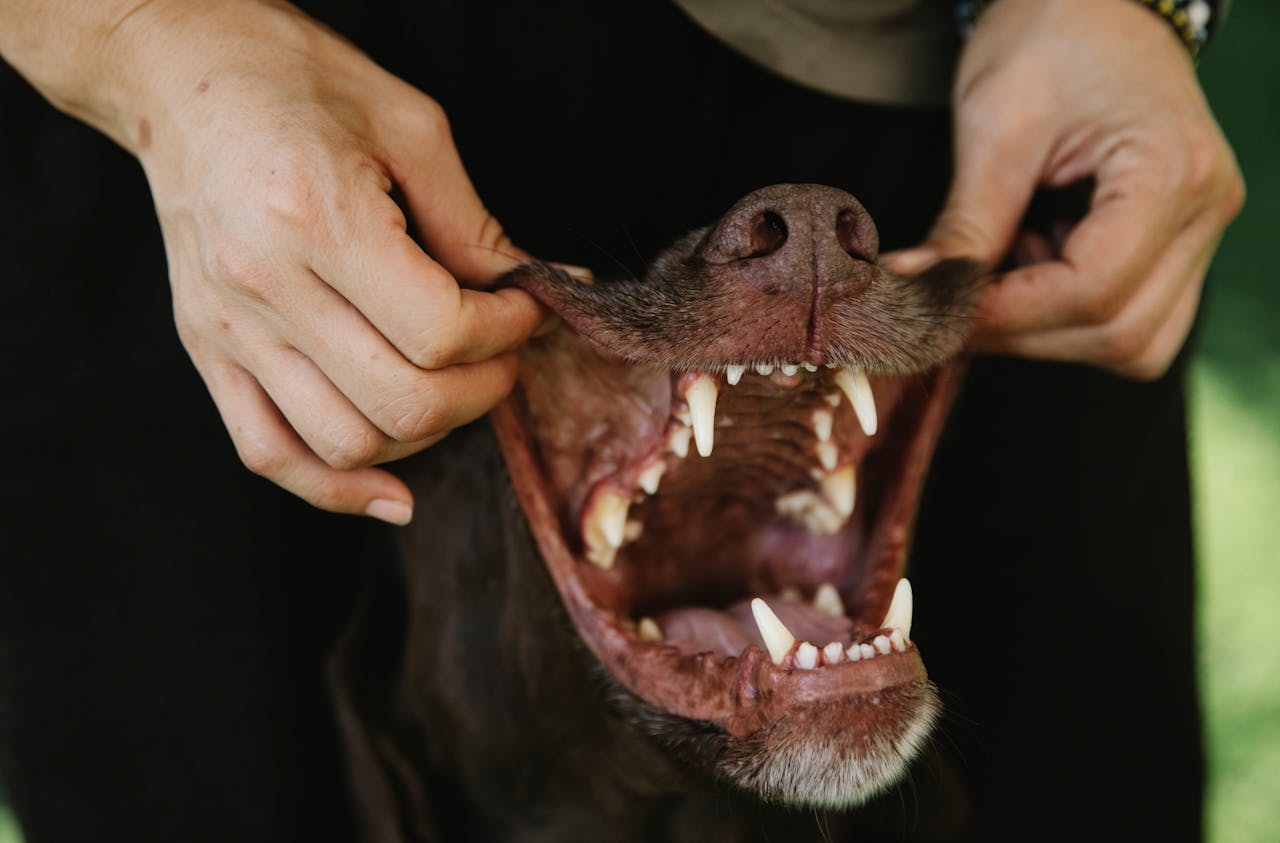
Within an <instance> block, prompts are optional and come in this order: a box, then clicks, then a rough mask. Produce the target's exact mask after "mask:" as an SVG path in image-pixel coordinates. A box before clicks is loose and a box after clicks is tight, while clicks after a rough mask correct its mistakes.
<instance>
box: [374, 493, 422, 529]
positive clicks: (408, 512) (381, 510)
mask: <svg viewBox="0 0 1280 843" xmlns="http://www.w3.org/2000/svg"><path fill="white" fill-rule="evenodd" d="M364 514H365V515H368V516H369V517H370V518H377V519H378V520H379V521H386V522H387V523H388V524H395V525H396V526H397V527H403V526H404V525H405V524H408V523H409V522H410V521H412V520H413V507H412V506H410V505H409V504H407V503H404V502H403V501H392V500H387V499H386V498H378V499H377V500H374V501H371V502H370V503H369V505H368V506H366V507H365V508H364Z"/></svg>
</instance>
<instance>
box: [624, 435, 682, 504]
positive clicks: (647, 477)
mask: <svg viewBox="0 0 1280 843" xmlns="http://www.w3.org/2000/svg"><path fill="white" fill-rule="evenodd" d="M688 449H689V446H688V442H687V441H686V443H685V451H686V452H687V451H688ZM666 470H667V463H666V461H665V460H654V461H653V462H651V463H649V464H648V465H646V466H645V467H644V470H643V471H641V472H640V476H639V477H637V478H636V483H638V484H639V486H640V488H641V489H643V490H644V493H645V494H646V495H652V494H654V493H655V492H657V491H658V483H659V481H661V480H662V475H663V473H665V472H666Z"/></svg>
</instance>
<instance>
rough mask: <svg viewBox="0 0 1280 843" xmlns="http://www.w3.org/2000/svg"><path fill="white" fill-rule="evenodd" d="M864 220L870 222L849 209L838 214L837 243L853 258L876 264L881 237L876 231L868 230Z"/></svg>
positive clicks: (863, 215) (864, 216) (862, 215)
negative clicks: (878, 243)
mask: <svg viewBox="0 0 1280 843" xmlns="http://www.w3.org/2000/svg"><path fill="white" fill-rule="evenodd" d="M864 219H867V221H868V222H869V221H870V220H869V218H868V217H866V215H865V214H859V213H858V212H857V211H853V210H850V209H848V208H846V209H845V210H843V211H841V212H840V213H838V214H836V242H838V243H839V244H840V248H841V249H843V250H844V251H845V252H846V253H848V254H849V255H850V256H851V257H854V258H857V259H859V260H864V261H872V262H874V261H875V259H876V251H877V241H878V240H879V237H877V236H876V234H875V230H874V229H872V230H871V231H868V230H867V226H866V225H864V223H863V220H864Z"/></svg>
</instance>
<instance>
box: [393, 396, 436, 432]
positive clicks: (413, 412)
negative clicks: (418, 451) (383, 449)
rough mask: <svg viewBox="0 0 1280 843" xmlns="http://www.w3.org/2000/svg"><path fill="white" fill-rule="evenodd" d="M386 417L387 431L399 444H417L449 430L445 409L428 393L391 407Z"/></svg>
mask: <svg viewBox="0 0 1280 843" xmlns="http://www.w3.org/2000/svg"><path fill="white" fill-rule="evenodd" d="M386 416H387V419H388V421H387V431H388V433H389V434H390V436H391V438H392V439H395V440H396V441H397V442H417V441H420V440H422V439H427V438H429V437H431V436H436V435H438V434H441V433H444V432H445V431H446V430H447V421H446V416H445V408H444V407H443V406H442V405H441V402H440V401H439V400H438V399H436V398H435V396H433V395H431V394H430V393H426V392H424V393H421V394H418V395H415V396H414V397H413V398H412V399H409V400H404V401H401V402H399V403H397V404H392V405H390V406H389V407H388V408H387V413H386Z"/></svg>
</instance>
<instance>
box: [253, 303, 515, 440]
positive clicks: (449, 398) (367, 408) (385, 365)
mask: <svg viewBox="0 0 1280 843" xmlns="http://www.w3.org/2000/svg"><path fill="white" fill-rule="evenodd" d="M477 295H481V294H479V293H477ZM305 298H306V300H307V303H306V306H305V307H298V308H295V309H292V310H290V311H288V312H285V313H280V312H279V311H278V310H277V311H270V312H266V313H264V314H263V315H264V317H266V318H268V319H271V320H273V329H274V332H275V333H276V334H277V335H279V336H281V337H283V338H284V339H285V341H286V342H288V344H289V345H291V346H293V347H294V348H296V349H298V350H299V351H300V352H302V354H304V355H306V357H308V358H309V359H310V360H312V361H313V362H314V363H315V364H316V366H318V367H319V369H320V371H321V372H323V373H324V376H325V377H326V378H327V379H328V380H329V381H331V382H332V383H333V385H334V386H335V387H337V389H338V391H339V392H341V393H342V394H343V395H344V396H346V397H347V399H349V400H350V401H351V403H352V404H354V405H355V406H356V408H357V409H358V410H359V411H360V413H361V414H362V415H364V417H365V418H367V419H369V421H371V422H372V423H373V424H374V425H376V426H377V428H378V429H379V430H381V431H382V432H383V433H385V434H386V435H387V436H389V437H391V438H392V439H394V440H395V441H397V442H405V443H408V442H421V441H423V440H430V439H432V437H438V436H439V435H441V434H443V433H446V432H448V431H449V430H452V429H453V428H455V427H458V426H460V425H463V424H466V423H467V422H469V421H472V420H474V419H476V418H479V417H480V416H482V415H484V414H485V413H487V412H488V411H489V410H490V409H492V408H493V406H494V405H495V404H497V403H498V402H499V401H501V400H502V399H503V398H504V397H506V395H507V394H508V393H509V392H510V391H511V388H512V387H513V386H514V385H515V378H516V356H515V354H512V353H505V354H499V355H498V356H496V357H493V358H491V359H489V360H486V361H484V362H480V363H461V364H457V365H453V366H449V367H448V368H444V369H437V370H435V371H424V370H423V369H420V368H418V367H417V366H415V365H413V364H412V363H410V362H409V361H407V360H405V359H404V357H402V356H401V354H400V352H399V351H398V350H397V349H396V348H394V347H393V346H392V345H391V344H390V343H389V342H388V341H387V339H386V338H385V337H384V336H382V334H380V333H379V332H378V331H377V330H375V329H374V327H373V326H372V325H370V324H369V321H368V320H367V319H365V317H364V315H363V314H361V313H360V312H359V311H357V310H356V309H355V307H353V306H352V305H351V303H350V302H348V301H346V300H345V299H343V297H342V296H340V295H338V294H337V293H336V292H335V291H334V290H333V289H331V288H330V287H328V285H326V284H324V283H323V282H321V281H320V280H319V279H313V284H312V288H311V289H310V291H309V292H308V294H307V296H306V297H305Z"/></svg>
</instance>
